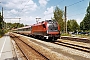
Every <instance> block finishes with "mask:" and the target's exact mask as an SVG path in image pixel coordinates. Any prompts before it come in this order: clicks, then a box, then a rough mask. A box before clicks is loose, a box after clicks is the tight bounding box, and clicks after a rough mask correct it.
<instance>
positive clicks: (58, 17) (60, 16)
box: [54, 6, 64, 31]
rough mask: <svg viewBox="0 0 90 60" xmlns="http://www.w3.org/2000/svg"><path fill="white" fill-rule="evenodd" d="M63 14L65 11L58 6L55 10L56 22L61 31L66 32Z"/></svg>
mask: <svg viewBox="0 0 90 60" xmlns="http://www.w3.org/2000/svg"><path fill="white" fill-rule="evenodd" d="M63 14H64V13H63V11H62V10H61V9H59V8H58V7H57V6H56V8H55V10H54V20H56V21H57V22H58V23H59V25H60V28H61V31H63V30H64V21H63Z"/></svg>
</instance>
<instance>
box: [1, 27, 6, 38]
mask: <svg viewBox="0 0 90 60" xmlns="http://www.w3.org/2000/svg"><path fill="white" fill-rule="evenodd" d="M4 34H5V31H4V30H2V29H0V37H2V36H3V35H4Z"/></svg>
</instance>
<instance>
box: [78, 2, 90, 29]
mask: <svg viewBox="0 0 90 60" xmlns="http://www.w3.org/2000/svg"><path fill="white" fill-rule="evenodd" d="M80 29H81V30H90V2H89V6H88V7H87V10H86V15H85V17H84V19H83V21H82V22H81V23H80Z"/></svg>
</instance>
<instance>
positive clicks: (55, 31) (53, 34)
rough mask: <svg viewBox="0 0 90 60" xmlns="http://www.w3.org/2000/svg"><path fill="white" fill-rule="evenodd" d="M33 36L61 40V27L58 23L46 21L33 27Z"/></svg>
mask: <svg viewBox="0 0 90 60" xmlns="http://www.w3.org/2000/svg"><path fill="white" fill-rule="evenodd" d="M31 34H32V35H33V36H35V37H39V38H45V39H49V38H50V39H54V40H55V39H58V38H60V27H59V25H58V23H57V22H56V21H53V20H46V21H42V22H40V23H38V24H34V25H32V26H31Z"/></svg>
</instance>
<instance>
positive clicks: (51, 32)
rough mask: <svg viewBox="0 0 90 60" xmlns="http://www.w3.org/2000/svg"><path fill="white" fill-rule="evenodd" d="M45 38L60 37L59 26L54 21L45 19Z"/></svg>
mask: <svg viewBox="0 0 90 60" xmlns="http://www.w3.org/2000/svg"><path fill="white" fill-rule="evenodd" d="M45 37H46V39H49V38H51V39H58V38H60V27H59V25H58V23H57V22H56V21H53V20H48V21H47V36H45Z"/></svg>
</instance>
